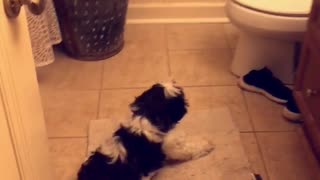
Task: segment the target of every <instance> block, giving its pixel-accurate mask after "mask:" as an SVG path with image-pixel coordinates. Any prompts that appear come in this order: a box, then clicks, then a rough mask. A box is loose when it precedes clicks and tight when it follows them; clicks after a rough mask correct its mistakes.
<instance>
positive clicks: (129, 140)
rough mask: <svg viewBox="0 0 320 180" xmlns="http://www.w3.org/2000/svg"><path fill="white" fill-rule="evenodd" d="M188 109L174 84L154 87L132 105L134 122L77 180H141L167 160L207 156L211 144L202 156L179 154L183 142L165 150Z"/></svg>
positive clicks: (109, 142)
mask: <svg viewBox="0 0 320 180" xmlns="http://www.w3.org/2000/svg"><path fill="white" fill-rule="evenodd" d="M187 107H188V103H187V101H186V99H185V94H184V92H183V90H182V88H181V87H178V86H176V85H175V84H174V83H167V84H155V85H153V86H152V87H151V88H150V89H148V90H147V91H145V92H143V93H142V94H141V95H140V96H139V97H137V98H136V99H135V101H134V102H133V103H132V104H131V105H130V108H131V111H132V113H133V116H132V120H131V121H130V122H129V123H128V124H121V126H120V128H119V129H118V130H117V131H115V132H114V134H113V137H112V138H110V139H108V140H106V141H105V143H104V144H102V145H101V146H100V147H99V148H98V149H97V150H96V151H95V152H93V153H92V155H91V156H90V157H89V158H88V160H87V161H86V162H84V163H83V165H82V166H81V168H80V170H79V173H78V180H141V179H143V178H146V177H150V176H151V175H152V174H153V173H154V172H155V171H156V170H158V169H160V168H161V167H163V165H164V163H165V161H166V160H175V161H186V160H190V159H193V158H194V157H196V158H198V157H200V156H203V155H206V154H208V153H209V152H210V151H211V150H212V146H210V143H208V145H206V147H205V148H204V149H203V150H200V151H202V152H193V151H190V150H188V152H182V153H180V152H179V151H180V149H183V148H181V147H180V146H181V142H179V143H178V144H179V145H177V147H175V142H173V143H172V142H171V143H168V144H169V145H167V146H164V143H165V139H166V136H167V134H168V133H169V131H170V130H171V129H173V128H174V127H175V125H176V124H177V123H178V122H179V121H180V120H181V119H182V118H183V117H184V115H185V114H186V113H187ZM169 134H170V133H169ZM169 139H175V138H169ZM179 140H181V139H179ZM170 144H171V145H170ZM172 144H174V145H173V146H172ZM173 148H177V149H175V150H174V149H173Z"/></svg>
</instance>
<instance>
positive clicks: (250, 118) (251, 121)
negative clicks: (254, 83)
mask: <svg viewBox="0 0 320 180" xmlns="http://www.w3.org/2000/svg"><path fill="white" fill-rule="evenodd" d="M240 90H241V89H240ZM241 94H242V97H243V99H244V102H245V107H246V110H247V113H248V116H249V121H250V123H251V125H252V128H253V135H254V138H255V140H256V142H257V146H258V151H259V155H260V157H261V160H262V164H263V169H264V171H265V172H266V176H267V177H266V178H267V180H270V175H269V172H268V169H267V166H266V161H265V158H264V156H263V153H262V148H261V145H260V142H259V140H258V136H257V132H256V131H255V126H254V123H253V117H252V115H251V113H250V111H249V105H248V102H247V99H246V96H245V93H244V91H243V90H241Z"/></svg>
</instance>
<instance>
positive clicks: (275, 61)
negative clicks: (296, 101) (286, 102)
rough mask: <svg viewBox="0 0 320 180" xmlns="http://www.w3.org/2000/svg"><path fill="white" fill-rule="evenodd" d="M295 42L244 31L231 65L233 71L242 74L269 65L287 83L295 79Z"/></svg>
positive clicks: (238, 74) (276, 75)
mask: <svg viewBox="0 0 320 180" xmlns="http://www.w3.org/2000/svg"><path fill="white" fill-rule="evenodd" d="M294 47H295V42H290V41H284V40H276V39H271V38H265V37H260V36H257V35H254V34H251V33H250V34H249V33H245V32H242V33H241V35H240V39H239V42H238V45H237V48H236V51H235V55H234V59H233V62H232V65H231V71H232V72H233V73H234V74H235V75H237V76H242V75H245V74H247V73H248V72H249V71H251V70H254V69H261V68H263V67H268V68H269V69H270V70H271V71H272V72H273V74H274V75H275V77H277V78H279V79H280V80H281V81H282V82H284V83H286V84H292V83H293V79H294V49H295V48H294Z"/></svg>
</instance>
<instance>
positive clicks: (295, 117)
mask: <svg viewBox="0 0 320 180" xmlns="http://www.w3.org/2000/svg"><path fill="white" fill-rule="evenodd" d="M282 115H283V117H285V118H286V119H287V120H289V121H291V122H294V123H301V122H303V121H302V120H301V114H300V113H294V112H292V111H289V109H288V108H287V107H285V108H284V109H283V111H282Z"/></svg>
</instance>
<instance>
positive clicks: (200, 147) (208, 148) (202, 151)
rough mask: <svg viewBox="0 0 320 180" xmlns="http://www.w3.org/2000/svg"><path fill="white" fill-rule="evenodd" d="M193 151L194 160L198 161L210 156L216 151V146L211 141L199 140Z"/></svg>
mask: <svg viewBox="0 0 320 180" xmlns="http://www.w3.org/2000/svg"><path fill="white" fill-rule="evenodd" d="M193 147H194V150H192V152H193V153H192V154H193V155H192V156H193V157H192V159H198V158H201V157H204V156H206V155H208V154H210V153H211V152H212V151H213V150H214V145H213V143H212V142H211V141H210V140H206V139H199V140H198V141H196V143H195V146H193Z"/></svg>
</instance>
